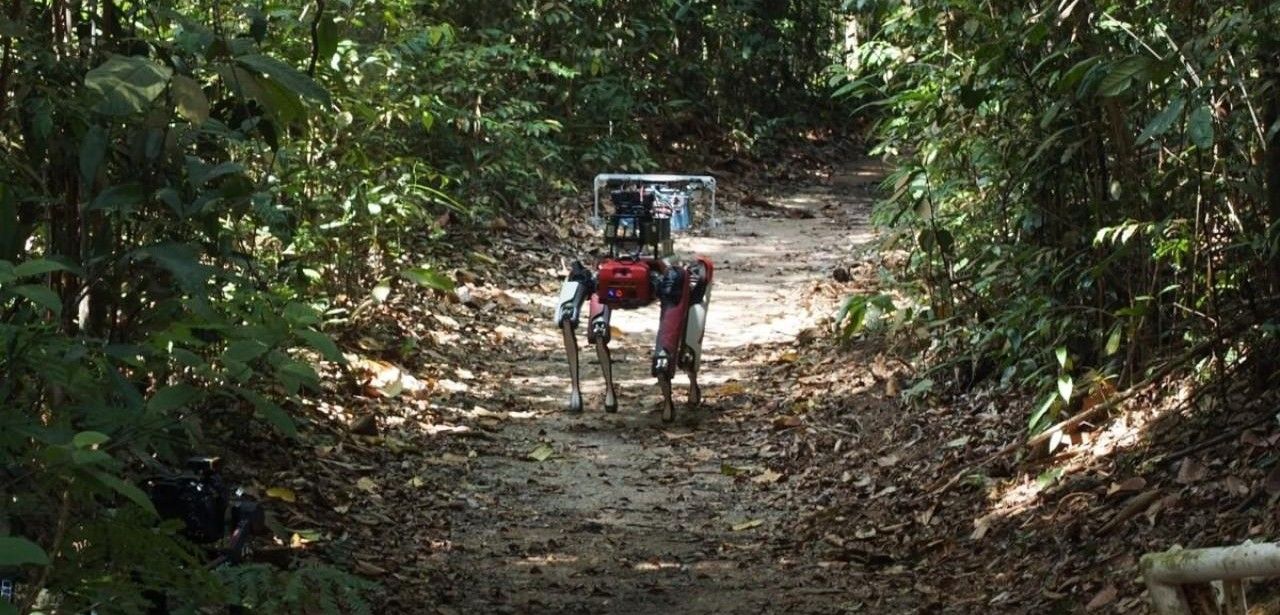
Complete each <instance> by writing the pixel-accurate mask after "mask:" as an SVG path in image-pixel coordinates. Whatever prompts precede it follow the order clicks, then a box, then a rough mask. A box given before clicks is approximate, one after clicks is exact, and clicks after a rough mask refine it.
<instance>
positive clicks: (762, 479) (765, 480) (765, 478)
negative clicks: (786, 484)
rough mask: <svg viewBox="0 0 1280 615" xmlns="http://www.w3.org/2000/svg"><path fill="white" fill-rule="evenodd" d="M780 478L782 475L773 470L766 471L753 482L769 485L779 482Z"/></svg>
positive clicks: (752, 480) (753, 479)
mask: <svg viewBox="0 0 1280 615" xmlns="http://www.w3.org/2000/svg"><path fill="white" fill-rule="evenodd" d="M780 478H782V474H780V473H778V472H774V471H773V470H765V471H764V472H761V473H760V474H758V475H756V477H755V478H752V479H751V482H753V483H759V484H762V485H768V484H772V483H776V482H778V479H780Z"/></svg>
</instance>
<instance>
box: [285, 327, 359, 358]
mask: <svg viewBox="0 0 1280 615" xmlns="http://www.w3.org/2000/svg"><path fill="white" fill-rule="evenodd" d="M297 334H298V337H300V338H302V339H303V341H305V342H306V343H307V345H308V346H310V347H312V348H314V349H316V350H318V351H320V354H321V356H323V357H324V358H325V359H328V360H329V361H333V362H334V363H346V361H347V359H346V357H344V356H342V351H341V350H339V349H338V345H337V344H335V343H333V340H332V339H331V338H330V337H329V336H328V335H325V334H324V333H321V332H320V331H316V330H315V329H298V330H297Z"/></svg>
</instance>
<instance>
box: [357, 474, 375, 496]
mask: <svg viewBox="0 0 1280 615" xmlns="http://www.w3.org/2000/svg"><path fill="white" fill-rule="evenodd" d="M356 489H359V490H361V491H368V492H369V493H373V492H374V491H377V490H378V483H376V482H374V480H373V479H372V478H369V477H368V476H362V477H360V480H358V481H356Z"/></svg>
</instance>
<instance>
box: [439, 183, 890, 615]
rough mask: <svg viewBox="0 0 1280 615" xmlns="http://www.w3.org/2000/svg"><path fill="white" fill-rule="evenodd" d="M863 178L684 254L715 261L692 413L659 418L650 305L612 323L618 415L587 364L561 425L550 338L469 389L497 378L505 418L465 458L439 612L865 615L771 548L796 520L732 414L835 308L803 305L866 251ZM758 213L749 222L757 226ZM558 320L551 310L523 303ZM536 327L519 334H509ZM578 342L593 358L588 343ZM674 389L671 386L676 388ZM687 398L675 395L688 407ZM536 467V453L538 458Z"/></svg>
mask: <svg viewBox="0 0 1280 615" xmlns="http://www.w3.org/2000/svg"><path fill="white" fill-rule="evenodd" d="M872 173H873V171H872V170H871V169H870V168H869V167H850V168H846V169H844V170H842V171H840V172H838V173H837V174H835V176H834V177H833V178H832V180H831V181H829V182H827V183H825V184H822V185H813V186H808V187H803V188H799V189H793V190H790V191H787V192H784V193H782V194H779V195H775V196H773V197H771V198H770V201H771V202H772V203H773V204H774V205H775V206H781V207H785V208H787V209H788V210H790V211H792V212H793V213H795V215H786V212H785V211H780V210H778V209H773V208H770V209H768V210H764V209H761V210H748V209H744V210H742V211H740V212H737V215H732V216H725V217H724V218H725V224H724V226H722V227H721V228H720V229H719V230H717V231H716V232H715V234H714V236H700V237H688V238H685V239H684V240H682V241H681V242H680V243H679V245H678V250H679V251H680V252H682V253H685V254H689V253H695V252H696V253H699V254H706V255H709V256H711V257H712V258H713V259H714V260H715V262H716V264H717V278H716V287H715V288H714V290H713V300H712V304H711V308H710V316H709V324H708V332H707V339H706V347H705V355H704V371H703V374H704V376H703V381H704V391H706V392H707V395H706V396H707V400H706V403H705V404H704V407H703V408H702V409H699V410H697V411H692V412H691V411H687V410H684V411H681V412H678V418H677V421H676V423H675V424H673V425H665V424H663V423H662V422H661V421H660V420H659V417H658V414H657V403H656V400H657V395H658V393H657V389H656V387H655V386H654V384H653V380H652V378H651V377H649V376H648V374H647V366H648V360H647V357H648V352H649V348H650V345H651V343H652V339H653V337H654V333H655V328H656V320H657V317H656V308H655V309H653V310H641V311H637V312H623V313H620V314H617V315H616V316H615V319H614V325H615V327H616V328H617V330H618V331H620V333H621V335H618V336H616V337H615V340H616V341H615V343H614V348H615V354H614V358H615V360H616V362H617V368H616V370H617V374H618V380H619V388H620V404H621V412H620V413H618V414H616V415H607V414H604V413H603V412H602V411H601V406H602V403H603V402H602V390H603V388H602V387H601V386H600V384H599V382H598V381H599V367H598V365H597V364H596V363H595V361H594V353H593V352H584V354H583V357H584V366H583V371H584V380H585V382H586V383H587V388H586V399H587V404H588V409H587V412H586V413H585V414H583V415H578V416H575V415H569V414H566V413H564V412H563V411H562V409H561V408H562V406H563V404H564V399H565V394H566V389H567V379H566V377H565V372H566V368H565V366H564V359H563V350H562V349H561V348H560V341H559V337H558V335H557V334H556V332H555V331H554V330H553V329H552V328H551V327H550V325H549V324H548V325H547V326H546V327H544V328H542V329H540V330H538V331H536V332H534V333H533V335H532V338H531V339H530V340H527V343H526V344H524V345H522V346H520V347H519V348H518V349H514V351H513V352H512V354H509V355H507V356H505V357H501V358H499V359H497V360H496V361H494V362H492V363H491V364H490V365H489V367H488V369H487V370H486V371H487V372H488V373H487V374H485V373H478V374H477V376H478V380H486V379H489V378H496V379H499V381H500V382H502V383H503V386H502V387H501V388H502V394H503V395H504V396H505V397H506V399H507V400H508V403H507V404H506V405H507V407H508V408H511V407H512V406H513V404H512V403H510V402H511V401H514V402H515V403H514V405H515V406H522V407H523V411H521V412H508V413H506V414H505V418H503V420H502V421H501V424H500V425H499V426H498V427H496V428H495V429H494V430H492V431H491V432H489V433H490V434H491V435H490V438H491V440H490V442H489V445H488V446H484V447H480V449H481V450H480V452H479V455H478V456H477V457H475V458H474V459H472V460H470V462H469V463H468V467H467V472H466V474H465V477H466V478H465V481H464V483H463V484H462V485H459V486H458V488H459V492H462V493H465V494H466V495H465V496H464V497H462V498H461V499H460V501H459V502H458V503H456V505H455V510H454V511H453V513H452V518H451V519H450V523H449V525H450V527H451V528H452V532H451V534H452V535H451V542H452V547H451V549H450V551H449V554H448V556H447V557H446V558H445V562H442V563H444V564H445V565H446V566H447V567H448V568H449V569H450V570H451V571H452V573H451V576H452V577H453V579H454V583H455V587H454V588H453V589H452V590H451V591H450V592H449V593H450V595H451V596H452V597H453V604H451V605H450V606H449V607H446V608H444V609H442V611H444V612H450V611H454V612H462V613H466V612H512V613H525V612H583V613H587V612H590V613H605V612H608V613H670V612H680V613H726V612H734V613H736V612H762V611H768V612H805V613H809V612H813V613H822V612H840V611H842V610H845V609H848V608H851V607H852V606H854V605H856V604H857V597H858V593H859V592H858V584H859V580H858V578H857V576H856V575H849V574H847V572H845V571H839V570H832V569H831V568H830V567H829V566H827V565H825V564H824V563H822V562H819V561H816V560H815V559H813V558H809V557H806V556H805V554H804V553H802V552H797V549H796V547H795V545H793V544H792V543H791V541H789V540H786V537H783V536H777V535H775V530H776V529H777V527H778V526H779V525H780V523H779V522H780V520H782V519H785V518H787V516H788V515H790V514H793V510H792V507H791V506H790V505H789V502H788V501H787V500H786V499H785V497H782V496H780V495H779V494H777V493H773V491H772V489H771V487H773V485H772V483H771V480H777V479H776V477H773V476H770V474H769V473H768V472H766V471H764V468H763V465H762V460H763V459H767V458H768V457H769V456H770V455H771V454H776V451H772V452H771V451H770V450H768V449H767V447H765V449H764V450H761V447H760V446H759V445H758V444H757V443H753V438H752V437H751V434H750V433H749V432H747V431H745V427H744V426H743V421H742V417H743V416H745V415H749V414H751V413H759V412H763V410H761V409H759V408H757V407H753V406H751V405H750V404H747V403H745V402H744V401H743V400H745V399H746V398H747V396H743V395H740V393H742V392H744V391H750V392H753V393H756V394H757V396H758V394H761V393H764V394H766V395H767V394H768V393H769V392H768V391H754V390H752V387H754V386H756V383H755V382H753V380H752V379H751V374H752V371H753V369H756V368H757V367H758V366H759V363H760V361H762V360H763V358H764V357H765V356H766V355H767V353H768V352H771V351H772V350H771V348H770V346H771V345H777V344H780V343H783V342H787V341H789V340H791V339H793V338H794V337H795V336H796V335H797V334H798V333H799V332H801V331H802V330H804V329H805V328H808V327H811V326H813V324H814V323H815V321H816V320H818V319H819V318H821V317H822V316H823V315H826V314H829V313H830V311H831V309H832V308H833V306H832V305H831V304H830V303H829V302H828V301H825V300H816V301H815V300H811V299H810V297H811V294H812V293H810V289H811V288H812V286H813V284H814V283H815V281H816V280H820V279H824V278H827V277H829V276H830V275H831V271H832V269H833V267H835V266H836V265H837V264H838V263H839V262H840V261H841V260H842V259H847V258H848V257H849V254H850V253H851V252H852V251H854V250H857V249H858V248H860V247H862V246H863V245H864V244H865V243H866V242H867V241H868V240H869V238H870V229H869V226H868V223H867V221H866V219H867V214H868V210H869V207H870V205H869V203H870V198H869V192H868V191H867V190H865V189H864V188H863V186H866V185H869V184H870V183H872V182H874V181H875V180H876V177H875V176H874V175H873V174H872ZM753 212H754V213H758V214H762V215H763V216H765V217H751V216H750V215H749V214H751V213H753ZM517 299H521V300H524V301H527V302H529V303H530V304H537V305H539V306H540V307H541V308H544V309H542V313H545V314H550V313H551V311H552V310H551V304H552V302H553V297H551V296H534V295H532V294H530V295H528V296H525V297H519V296H517ZM508 324H509V325H510V326H511V327H513V328H515V329H519V330H528V328H529V324H528V323H526V322H511V323H508ZM584 345H585V344H584ZM682 383H683V381H678V383H677V384H678V385H679V384H682ZM684 393H685V390H684V387H681V386H678V387H677V399H678V400H679V399H682V397H683V395H684ZM544 444H545V445H547V446H550V447H551V448H552V449H553V451H554V453H553V454H552V456H551V457H550V458H548V459H546V460H544V461H541V462H539V461H534V460H532V459H531V458H530V457H529V454H530V453H531V452H532V451H533V450H535V449H536V448H538V447H539V446H542V445H544Z"/></svg>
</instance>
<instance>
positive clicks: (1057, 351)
mask: <svg viewBox="0 0 1280 615" xmlns="http://www.w3.org/2000/svg"><path fill="white" fill-rule="evenodd" d="M1053 356H1055V357H1057V358H1058V366H1060V367H1066V366H1067V347H1066V346H1058V347H1057V348H1054V349H1053Z"/></svg>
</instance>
